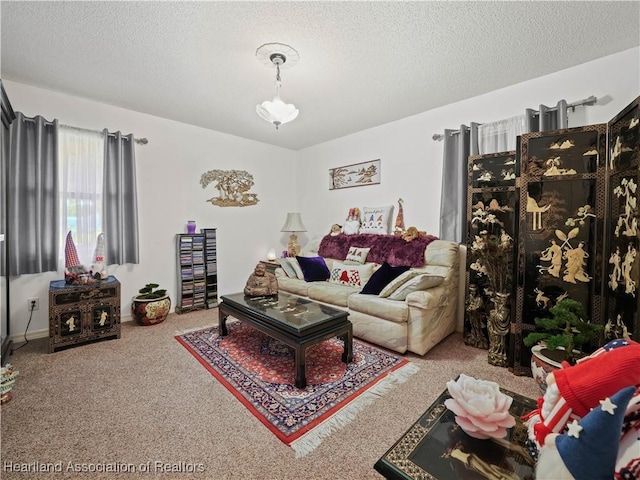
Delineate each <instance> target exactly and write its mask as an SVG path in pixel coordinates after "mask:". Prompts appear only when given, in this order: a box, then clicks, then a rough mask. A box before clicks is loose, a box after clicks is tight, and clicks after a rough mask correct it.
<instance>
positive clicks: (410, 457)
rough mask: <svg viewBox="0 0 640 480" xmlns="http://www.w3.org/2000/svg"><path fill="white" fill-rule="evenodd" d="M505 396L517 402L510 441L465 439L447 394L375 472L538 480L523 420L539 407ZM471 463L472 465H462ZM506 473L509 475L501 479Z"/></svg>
mask: <svg viewBox="0 0 640 480" xmlns="http://www.w3.org/2000/svg"><path fill="white" fill-rule="evenodd" d="M500 390H501V391H502V392H504V393H505V394H507V395H509V396H510V397H512V398H513V403H512V404H511V408H510V409H509V412H510V413H511V414H512V415H513V416H514V417H515V418H516V425H515V427H513V428H510V429H509V430H508V434H507V438H505V439H501V440H497V441H496V440H478V439H476V438H472V437H470V436H469V435H467V434H466V433H464V432H463V431H462V430H461V429H460V427H458V425H457V424H456V423H455V418H454V417H455V415H454V414H453V412H451V410H449V409H447V407H445V405H444V401H445V400H446V399H447V398H450V395H449V392H448V391H447V390H446V389H445V390H444V391H443V392H442V394H440V396H439V397H438V399H437V400H436V401H435V402H433V404H432V405H431V406H430V407H429V408H428V409H427V411H426V412H425V413H424V414H422V416H421V417H420V418H419V419H418V421H417V422H416V423H414V424H413V426H412V427H411V428H410V429H409V430H408V431H407V432H406V433H405V434H404V435H403V436H402V437H401V438H400V440H398V441H397V442H396V443H395V445H394V446H393V447H391V448H390V449H389V450H388V451H387V453H385V454H384V455H383V456H382V458H380V460H378V461H377V462H376V464H375V465H374V468H375V469H376V470H377V471H378V472H379V473H381V474H382V475H383V476H384V477H385V478H387V479H392V480H414V479H421V480H448V479H453V478H455V479H474V480H476V479H477V480H483V479H485V480H486V478H520V479H532V478H535V472H534V469H535V467H534V461H533V460H532V459H531V457H530V456H529V454H528V452H527V451H526V449H525V448H524V444H525V442H526V440H527V427H526V426H525V425H524V423H523V422H522V421H521V420H520V416H522V415H524V414H526V413H529V412H531V411H532V410H534V409H535V408H536V402H535V401H534V400H532V399H530V398H527V397H523V396H522V395H518V394H517V393H513V392H510V391H509V390H506V389H504V388H501V389H500ZM454 450H455V451H454ZM465 458H466V459H467V462H468V465H467V463H466V462H463V461H462V460H461V459H465ZM501 470H503V471H506V472H509V475H504V476H503V477H501V476H500V472H501Z"/></svg>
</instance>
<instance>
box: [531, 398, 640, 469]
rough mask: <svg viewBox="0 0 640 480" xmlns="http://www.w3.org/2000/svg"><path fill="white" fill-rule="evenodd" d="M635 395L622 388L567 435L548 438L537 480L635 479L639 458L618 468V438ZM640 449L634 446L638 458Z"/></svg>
mask: <svg viewBox="0 0 640 480" xmlns="http://www.w3.org/2000/svg"><path fill="white" fill-rule="evenodd" d="M635 394H636V388H635V387H625V388H623V389H621V390H620V391H618V392H616V393H615V394H613V395H612V396H611V397H609V396H606V397H605V398H603V399H601V400H600V401H599V402H598V405H597V406H595V407H594V408H593V409H592V410H591V411H590V412H589V413H587V414H586V415H585V416H584V417H583V418H582V419H581V420H580V421H578V420H573V421H572V422H571V423H569V426H568V431H567V433H563V434H557V433H553V434H550V435H548V436H547V437H546V438H545V442H544V446H543V447H542V449H541V450H540V458H539V459H538V462H537V464H536V479H538V480H573V479H576V480H581V479H591V478H593V479H614V478H615V479H637V478H638V474H640V458H636V459H635V463H634V462H633V461H632V462H630V463H629V464H628V465H627V466H625V467H622V469H620V470H618V467H617V459H618V458H619V445H620V435H621V432H623V428H624V424H625V416H626V413H627V412H628V406H629V403H630V401H631V400H632V398H633V397H634V395H635ZM637 434H638V432H637V430H636V431H635V436H637ZM639 445H640V443H636V445H635V456H636V457H640V449H638V446H639ZM627 467H628V468H627Z"/></svg>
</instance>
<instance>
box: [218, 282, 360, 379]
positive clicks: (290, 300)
mask: <svg viewBox="0 0 640 480" xmlns="http://www.w3.org/2000/svg"><path fill="white" fill-rule="evenodd" d="M220 300H221V302H220V304H219V305H218V316H219V323H218V333H219V334H220V336H221V337H224V336H225V335H227V333H228V332H227V317H229V316H231V317H234V318H237V319H238V320H240V321H242V322H246V323H248V324H249V325H251V326H253V327H254V328H256V329H258V330H260V331H261V332H263V333H265V334H266V335H269V336H270V337H273V338H275V339H277V340H280V341H281V342H282V343H284V344H285V345H288V346H290V347H292V348H293V349H294V350H295V369H296V381H295V385H296V387H297V388H305V387H306V386H307V378H306V373H305V357H306V352H307V348H309V347H310V346H312V345H315V344H317V343H320V342H322V341H324V340H328V339H329V338H333V337H339V338H341V339H342V340H343V341H344V351H343V353H342V361H343V362H345V363H349V362H351V361H352V360H353V325H352V324H351V322H350V321H349V320H348V319H347V316H348V315H349V314H348V313H347V312H345V311H342V310H338V309H337V308H332V307H328V306H327V305H322V304H320V303H316V302H314V301H312V300H307V299H305V298H301V297H296V296H295V295H289V294H287V293H279V294H278V295H273V296H266V297H247V296H245V295H244V294H243V293H234V294H231V295H223V296H222V297H220Z"/></svg>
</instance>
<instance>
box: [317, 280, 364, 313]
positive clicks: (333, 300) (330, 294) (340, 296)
mask: <svg viewBox="0 0 640 480" xmlns="http://www.w3.org/2000/svg"><path fill="white" fill-rule="evenodd" d="M359 291H360V289H359V288H356V287H351V286H349V285H337V284H335V283H329V282H315V283H310V284H309V289H308V290H307V293H308V296H309V298H310V299H311V300H315V301H316V302H322V303H328V304H330V305H335V306H337V307H346V306H347V299H348V298H349V296H350V295H353V294H354V293H358V292H359Z"/></svg>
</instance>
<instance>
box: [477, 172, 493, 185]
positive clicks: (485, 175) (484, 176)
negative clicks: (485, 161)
mask: <svg viewBox="0 0 640 480" xmlns="http://www.w3.org/2000/svg"><path fill="white" fill-rule="evenodd" d="M491 180H493V175H491V172H490V171H488V170H485V171H484V172H482V174H481V175H480V176H479V177H478V181H479V182H490V181H491Z"/></svg>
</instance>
